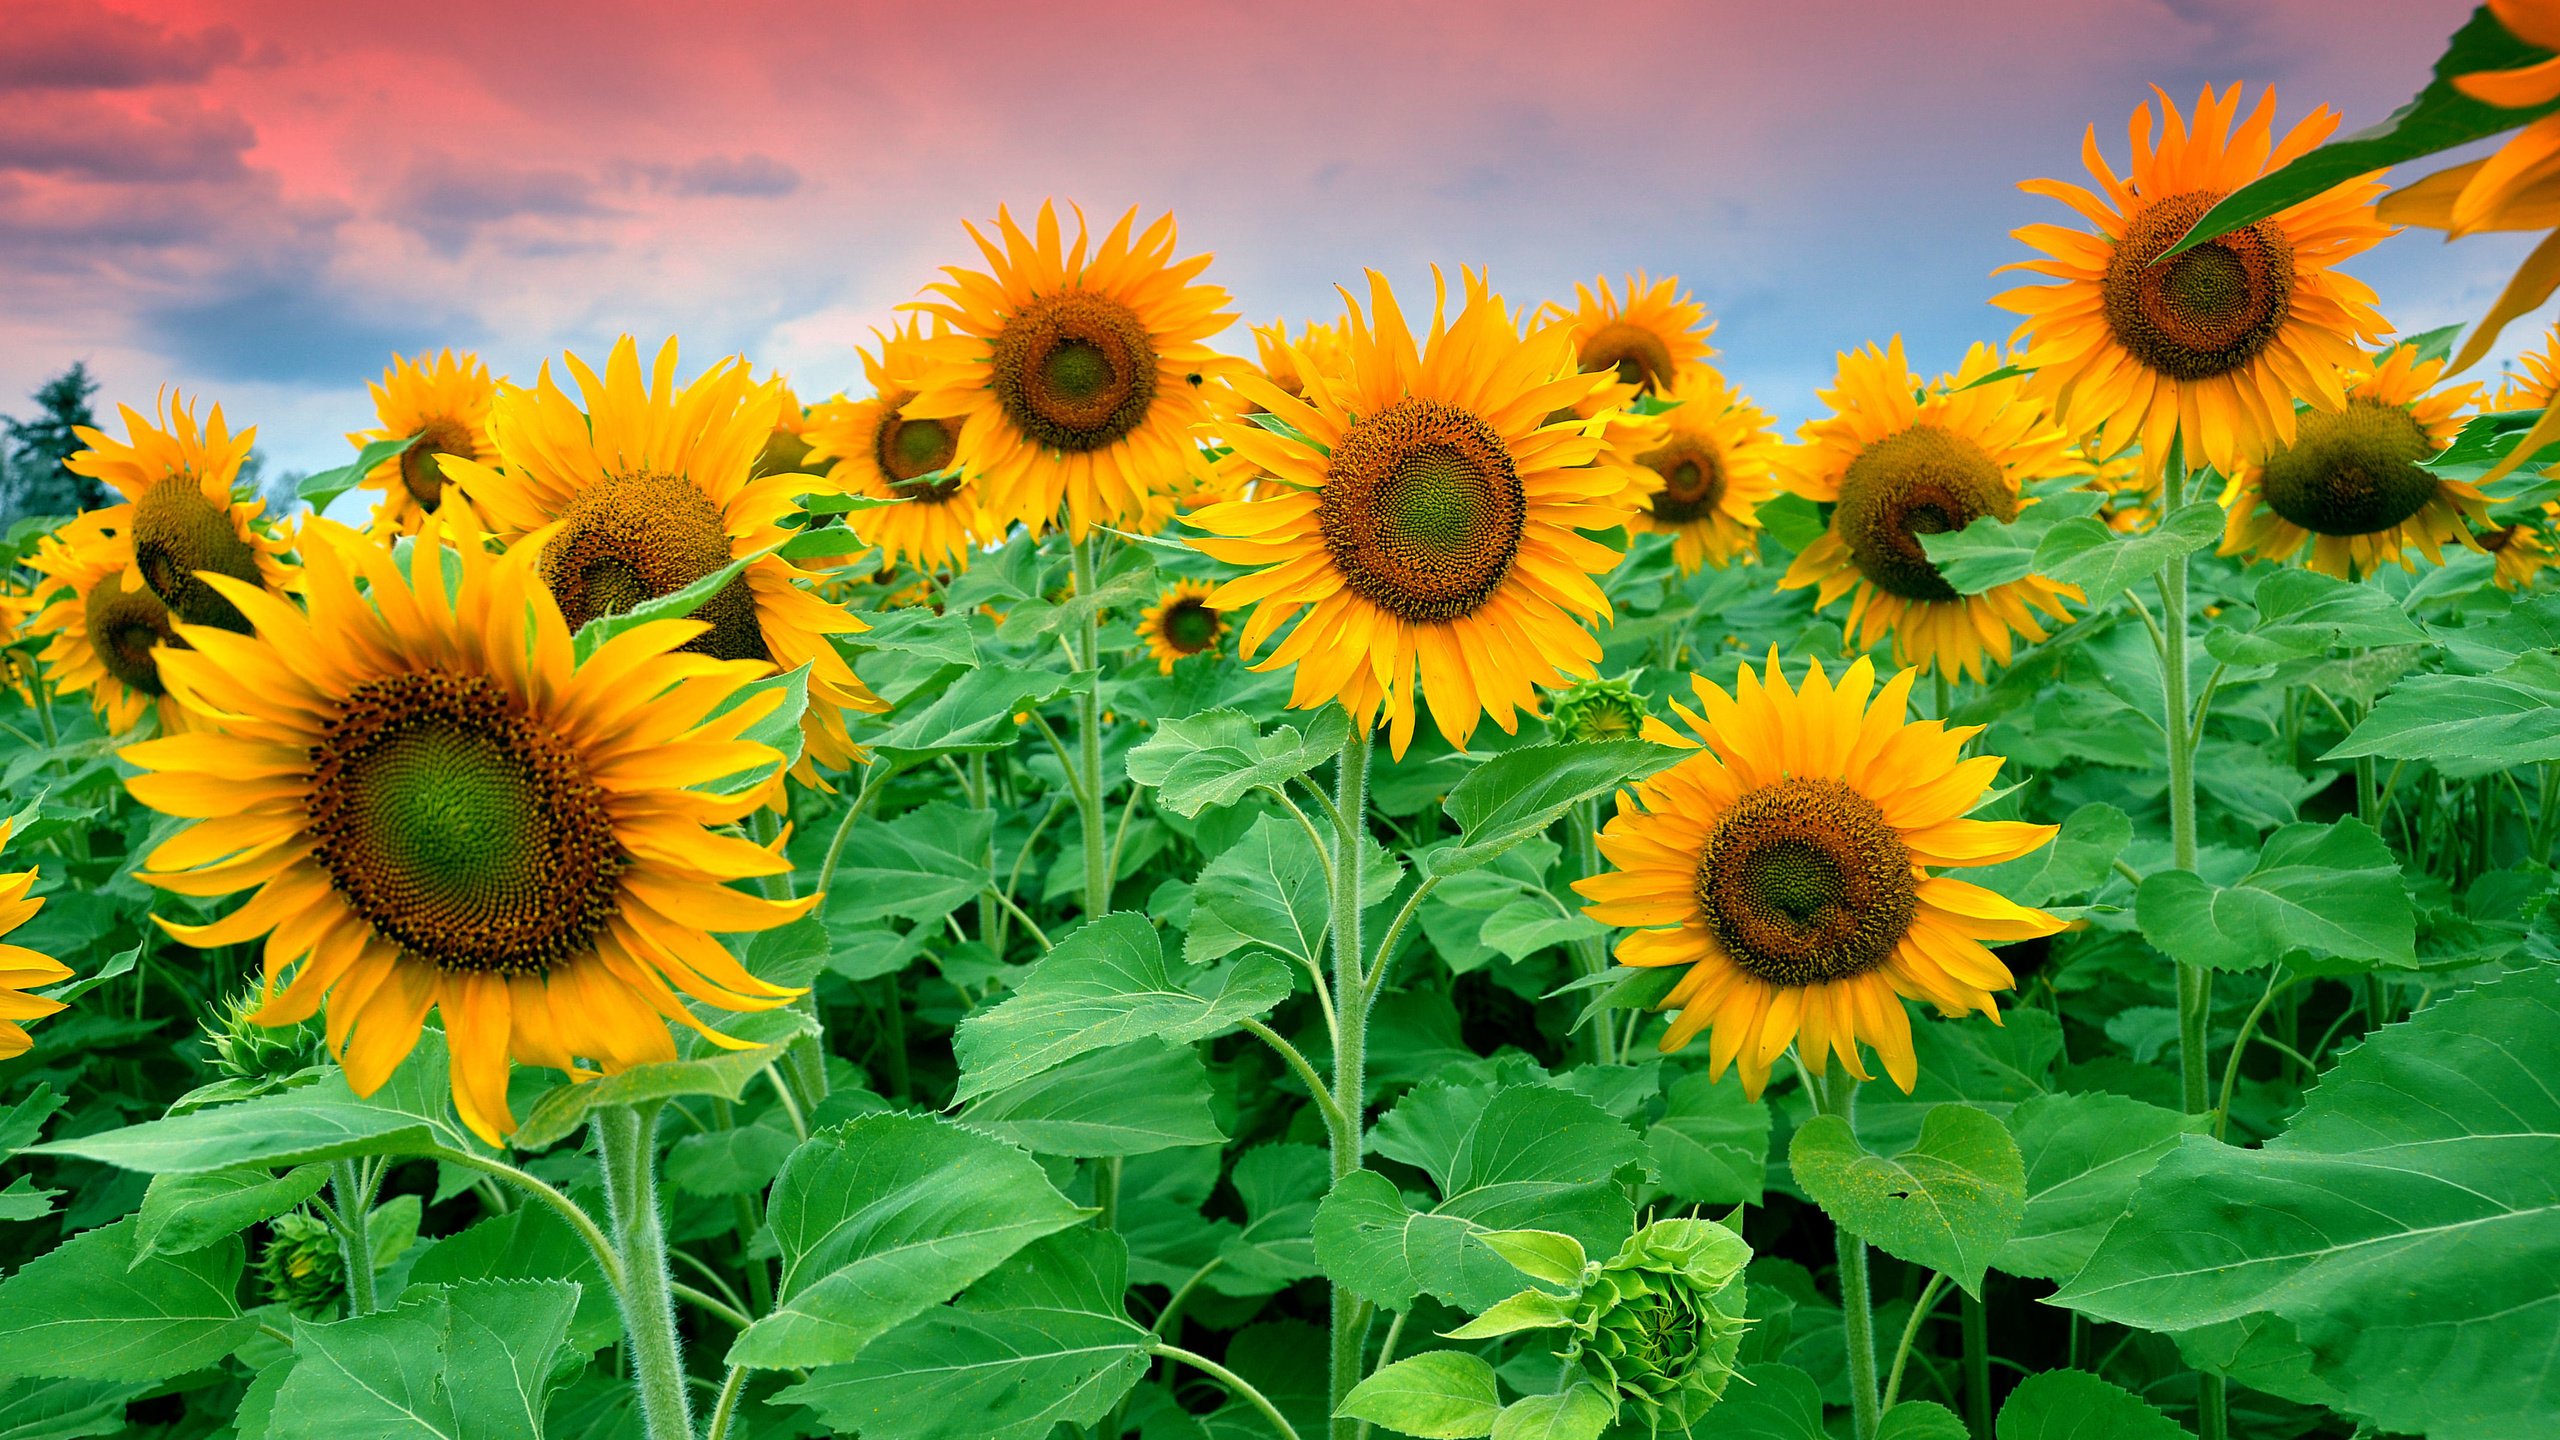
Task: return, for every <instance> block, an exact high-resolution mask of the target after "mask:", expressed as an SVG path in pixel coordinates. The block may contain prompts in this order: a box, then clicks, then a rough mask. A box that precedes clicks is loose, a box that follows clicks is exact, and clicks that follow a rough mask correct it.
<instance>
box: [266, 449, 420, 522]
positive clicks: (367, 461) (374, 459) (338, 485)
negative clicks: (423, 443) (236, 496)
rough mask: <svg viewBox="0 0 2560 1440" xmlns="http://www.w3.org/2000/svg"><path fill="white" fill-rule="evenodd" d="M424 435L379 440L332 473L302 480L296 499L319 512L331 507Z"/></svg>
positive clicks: (404, 452) (311, 475)
mask: <svg viewBox="0 0 2560 1440" xmlns="http://www.w3.org/2000/svg"><path fill="white" fill-rule="evenodd" d="M424 438H425V436H424V433H423V432H421V433H420V434H417V435H411V436H408V437H406V438H404V439H397V440H376V441H374V442H373V443H372V444H370V445H367V446H365V447H364V448H363V449H362V450H359V451H357V452H356V458H355V459H353V460H350V461H348V462H347V463H346V464H344V465H340V466H338V467H337V468H335V469H332V470H319V471H315V472H313V473H311V474H309V475H305V476H303V477H302V483H301V484H300V485H299V486H297V487H295V490H294V494H295V495H296V497H298V498H299V499H301V500H302V501H304V502H305V503H307V504H308V505H310V507H311V509H312V511H313V512H314V513H317V512H319V511H322V510H326V509H328V508H329V502H330V501H332V500H335V499H337V498H338V497H339V496H341V495H344V494H346V493H347V492H348V491H350V490H353V489H354V488H356V487H357V486H358V485H361V484H363V483H364V477H366V476H367V475H370V474H372V473H373V470H374V467H375V466H377V465H380V464H381V463H382V462H383V461H385V460H388V459H391V458H392V457H393V456H396V455H403V454H406V453H407V452H408V449H409V447H410V446H412V445H415V444H417V443H418V442H419V441H420V440H421V439H424Z"/></svg>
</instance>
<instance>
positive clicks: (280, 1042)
mask: <svg viewBox="0 0 2560 1440" xmlns="http://www.w3.org/2000/svg"><path fill="white" fill-rule="evenodd" d="M257 1009H258V990H257V987H256V986H254V985H253V986H249V987H247V988H245V989H242V990H238V991H235V992H234V993H233V994H232V995H231V996H230V998H228V999H226V1000H224V1001H223V1002H222V1005H221V1008H220V1009H219V1011H218V1012H217V1013H216V1014H215V1016H214V1018H213V1019H211V1020H209V1021H207V1022H205V1027H204V1037H205V1044H206V1045H207V1046H209V1047H210V1048H211V1049H212V1051H213V1063H214V1068H216V1069H218V1070H220V1071H221V1072H222V1073H223V1074H225V1075H227V1076H230V1077H232V1078H233V1079H237V1080H281V1079H283V1078H284V1077H286V1076H288V1075H293V1074H297V1073H299V1072H301V1071H303V1070H306V1069H309V1068H310V1067H311V1066H314V1065H317V1064H319V1063H320V1062H321V1061H322V1060H324V1059H326V1058H328V1045H327V1042H326V1040H325V1039H324V1037H323V1034H322V1031H321V1028H320V1023H319V1022H318V1021H317V1020H305V1021H303V1022H302V1023H300V1024H298V1025H261V1024H259V1023H257V1022H256V1021H254V1020H252V1019H250V1018H249V1017H250V1016H251V1015H253V1014H255V1013H257Z"/></svg>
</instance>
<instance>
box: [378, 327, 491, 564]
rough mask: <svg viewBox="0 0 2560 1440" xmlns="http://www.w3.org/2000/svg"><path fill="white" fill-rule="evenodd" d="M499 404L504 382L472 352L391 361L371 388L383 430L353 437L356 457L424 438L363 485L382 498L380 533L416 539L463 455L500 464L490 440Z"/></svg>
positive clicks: (441, 498)
mask: <svg viewBox="0 0 2560 1440" xmlns="http://www.w3.org/2000/svg"><path fill="white" fill-rule="evenodd" d="M497 396H498V382H497V381H495V380H492V379H491V378H489V367H488V365H487V363H486V362H484V361H482V360H481V358H480V357H479V356H477V355H474V354H472V353H471V352H470V351H468V350H466V351H463V352H461V353H460V354H456V353H455V352H453V351H451V350H444V351H439V352H438V353H436V354H435V355H433V356H428V355H420V356H418V357H417V358H416V359H408V358H405V357H402V356H397V355H395V356H393V357H392V358H391V368H390V369H388V370H385V371H384V372H382V378H381V379H380V380H378V381H375V382H374V385H373V409H374V418H375V419H376V421H378V422H379V423H378V425H377V428H375V429H372V430H361V431H358V432H356V433H355V434H352V435H349V436H348V437H347V443H349V444H351V445H354V446H355V447H357V448H358V449H362V448H363V447H365V446H367V445H370V444H373V443H375V442H376V441H381V440H400V439H405V438H407V437H409V436H412V435H414V436H417V437H418V443H417V444H415V445H412V446H410V447H409V448H408V449H406V450H404V451H402V452H400V454H399V455H397V456H395V457H394V458H392V459H389V460H385V461H384V462H382V463H381V464H380V465H377V466H375V467H374V469H373V473H372V474H370V475H367V476H366V477H365V478H364V484H365V487H366V488H367V489H372V490H379V491H381V492H382V499H381V500H380V501H379V502H377V503H376V504H375V506H374V511H373V525H374V529H375V530H377V531H379V532H383V533H391V534H402V535H413V534H416V533H417V530H418V524H419V522H420V521H422V520H424V519H425V518H426V517H427V516H429V515H432V514H434V513H435V511H436V507H437V506H439V505H441V504H443V503H444V493H445V473H444V457H446V456H448V455H458V456H460V457H461V458H463V459H465V460H475V461H478V462H479V463H481V464H483V465H487V464H492V463H494V462H495V461H496V460H497V458H498V450H497V446H496V445H495V444H494V443H493V442H492V441H491V440H490V438H489V407H490V405H491V403H492V402H494V401H495V400H496V399H497Z"/></svg>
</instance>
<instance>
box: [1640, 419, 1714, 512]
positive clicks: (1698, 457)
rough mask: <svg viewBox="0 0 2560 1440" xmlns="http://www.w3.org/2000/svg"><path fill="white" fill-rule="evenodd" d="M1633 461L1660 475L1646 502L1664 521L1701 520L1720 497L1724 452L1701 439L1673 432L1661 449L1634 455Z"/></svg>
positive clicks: (1711, 510)
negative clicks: (1660, 481)
mask: <svg viewBox="0 0 2560 1440" xmlns="http://www.w3.org/2000/svg"><path fill="white" fill-rule="evenodd" d="M1636 463H1637V464H1639V465H1641V466H1643V467H1644V468H1646V469H1647V470H1650V471H1652V472H1653V473H1654V474H1655V475H1657V476H1660V477H1661V480H1662V484H1661V486H1660V487H1659V488H1658V489H1656V490H1655V491H1654V492H1653V495H1652V497H1651V498H1650V500H1649V501H1648V502H1647V503H1649V504H1650V505H1651V506H1652V508H1653V518H1654V519H1656V520H1659V521H1661V522H1662V523H1663V524H1665V525H1685V524H1687V523H1688V522H1689V521H1692V520H1703V519H1705V518H1707V517H1708V516H1709V515H1712V514H1714V513H1715V508H1716V505H1717V504H1718V503H1719V502H1721V501H1722V500H1723V499H1724V456H1723V455H1722V454H1721V453H1719V452H1718V451H1717V449H1716V447H1715V446H1713V445H1710V444H1708V443H1707V442H1705V441H1703V440H1699V439H1696V438H1694V437H1692V436H1687V435H1678V436H1674V437H1672V440H1671V443H1670V444H1668V445H1665V446H1663V447H1662V448H1661V449H1659V450H1651V451H1647V452H1646V453H1644V454H1642V455H1639V456H1637V457H1636Z"/></svg>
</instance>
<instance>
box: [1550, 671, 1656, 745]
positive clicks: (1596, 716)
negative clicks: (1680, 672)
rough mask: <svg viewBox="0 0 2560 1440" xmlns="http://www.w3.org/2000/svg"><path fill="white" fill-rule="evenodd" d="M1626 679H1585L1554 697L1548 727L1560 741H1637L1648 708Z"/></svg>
mask: <svg viewBox="0 0 2560 1440" xmlns="http://www.w3.org/2000/svg"><path fill="white" fill-rule="evenodd" d="M1630 678H1631V677H1627V676H1620V677H1619V678H1617V679H1615V680H1585V681H1582V682H1580V683H1579V684H1576V685H1575V686H1573V687H1572V688H1571V689H1569V690H1566V691H1565V692H1564V693H1563V694H1560V695H1558V696H1556V698H1555V715H1554V717H1553V718H1552V719H1550V720H1548V722H1547V726H1548V728H1549V729H1551V730H1553V731H1554V732H1555V734H1556V737H1557V738H1558V739H1563V740H1633V739H1636V738H1638V737H1639V736H1641V735H1642V734H1643V733H1644V721H1645V716H1646V715H1647V714H1648V713H1649V708H1648V707H1647V706H1646V704H1645V700H1644V697H1643V696H1642V695H1639V694H1637V693H1636V690H1635V686H1634V685H1633V684H1631V683H1629V681H1630Z"/></svg>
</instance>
